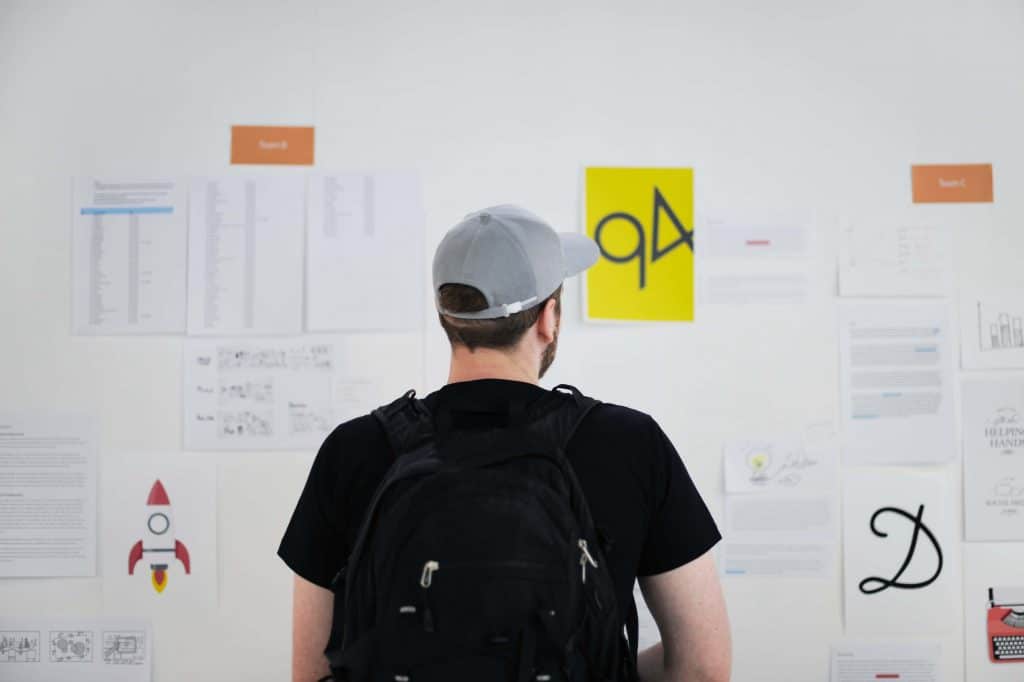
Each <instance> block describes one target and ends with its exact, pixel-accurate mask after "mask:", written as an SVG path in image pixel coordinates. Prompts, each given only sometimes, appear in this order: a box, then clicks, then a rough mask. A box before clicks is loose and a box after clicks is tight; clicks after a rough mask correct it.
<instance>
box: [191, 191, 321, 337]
mask: <svg viewBox="0 0 1024 682" xmlns="http://www.w3.org/2000/svg"><path fill="white" fill-rule="evenodd" d="M305 199H306V188H305V183H304V181H303V178H302V177H300V176H286V177H270V176H263V177H252V178H238V177H223V178H203V179H198V180H195V181H194V182H193V183H192V189H191V194H190V200H189V216H190V218H189V239H188V254H189V261H188V270H189V275H188V294H189V295H188V331H189V333H190V334H216V335H233V334H298V333H300V332H301V331H302V309H303V296H302V288H303V287H302V276H303V244H304V240H305V206H306V204H305Z"/></svg>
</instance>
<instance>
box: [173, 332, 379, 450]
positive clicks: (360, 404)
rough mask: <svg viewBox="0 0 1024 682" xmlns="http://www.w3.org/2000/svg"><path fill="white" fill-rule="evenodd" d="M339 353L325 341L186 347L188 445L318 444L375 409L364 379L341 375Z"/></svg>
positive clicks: (258, 447) (296, 446)
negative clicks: (343, 423) (342, 424)
mask: <svg viewBox="0 0 1024 682" xmlns="http://www.w3.org/2000/svg"><path fill="white" fill-rule="evenodd" d="M339 356H340V353H339V352H338V343H337V342H336V341H335V340H332V339H329V338H322V339H316V338H311V337H305V338H302V339H281V340H242V339H224V340H219V341H206V340H198V339H193V340H190V341H188V342H186V344H185V359H184V363H185V373H184V389H183V390H184V398H185V412H184V414H185V427H184V431H185V448H186V449H189V450H292V449H294V450H298V449H304V450H308V449H312V448H316V447H318V446H319V445H320V444H321V443H322V442H323V440H324V438H325V437H326V436H327V435H328V434H329V433H330V432H331V431H332V430H333V429H334V427H335V426H337V424H338V423H339V422H340V421H343V420H344V419H348V418H351V417H353V416H356V414H365V413H367V412H368V410H369V409H370V407H372V405H370V403H369V399H368V398H367V396H368V394H369V391H370V388H371V387H372V383H371V381H370V380H369V377H363V376H359V375H353V374H351V373H349V372H344V373H343V372H341V371H339V367H340V358H339Z"/></svg>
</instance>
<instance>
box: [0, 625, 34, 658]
mask: <svg viewBox="0 0 1024 682" xmlns="http://www.w3.org/2000/svg"><path fill="white" fill-rule="evenodd" d="M0 662H3V663H38V662H39V633H38V632H31V631H28V630H0Z"/></svg>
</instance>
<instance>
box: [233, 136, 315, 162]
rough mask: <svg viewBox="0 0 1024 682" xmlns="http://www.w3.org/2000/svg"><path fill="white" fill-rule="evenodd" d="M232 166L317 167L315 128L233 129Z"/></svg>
mask: <svg viewBox="0 0 1024 682" xmlns="http://www.w3.org/2000/svg"><path fill="white" fill-rule="evenodd" d="M231 163H242V164H254V163H255V164H286V165H291V166H312V165H313V128H312V126H310V127H299V126H231Z"/></svg>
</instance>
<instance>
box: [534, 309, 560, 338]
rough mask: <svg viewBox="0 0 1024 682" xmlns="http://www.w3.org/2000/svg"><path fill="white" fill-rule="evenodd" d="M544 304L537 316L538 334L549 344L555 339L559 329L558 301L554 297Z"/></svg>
mask: <svg viewBox="0 0 1024 682" xmlns="http://www.w3.org/2000/svg"><path fill="white" fill-rule="evenodd" d="M543 305H544V309H543V310H541V313H540V316H539V317H538V318H537V335H538V336H540V340H541V341H543V342H544V344H545V345H547V344H549V343H551V342H552V341H554V340H555V334H556V333H557V330H558V302H557V301H555V299H553V298H552V299H549V300H548V301H545V302H544V304H543Z"/></svg>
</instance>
